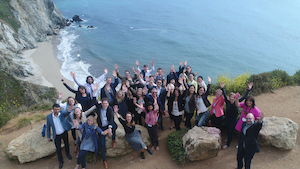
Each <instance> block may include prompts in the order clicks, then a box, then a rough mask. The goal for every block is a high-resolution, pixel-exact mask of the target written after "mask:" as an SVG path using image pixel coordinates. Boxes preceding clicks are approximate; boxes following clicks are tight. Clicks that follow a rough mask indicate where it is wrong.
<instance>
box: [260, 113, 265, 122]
mask: <svg viewBox="0 0 300 169" xmlns="http://www.w3.org/2000/svg"><path fill="white" fill-rule="evenodd" d="M264 117H265V113H264V112H260V115H259V120H258V121H259V122H262V121H263V119H264Z"/></svg>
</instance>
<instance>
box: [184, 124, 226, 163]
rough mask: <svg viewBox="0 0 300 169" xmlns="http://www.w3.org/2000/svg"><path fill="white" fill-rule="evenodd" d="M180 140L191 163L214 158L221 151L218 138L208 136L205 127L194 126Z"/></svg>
mask: <svg viewBox="0 0 300 169" xmlns="http://www.w3.org/2000/svg"><path fill="white" fill-rule="evenodd" d="M182 140H183V147H184V148H185V151H186V153H187V156H188V159H189V160H191V161H197V160H205V159H208V158H211V157H215V156H217V155H218V152H219V150H220V149H221V145H220V143H219V139H218V137H216V136H213V135H211V134H208V132H207V127H197V126H195V127H194V128H192V129H191V130H189V131H188V132H187V133H186V134H185V135H184V136H183V138H182Z"/></svg>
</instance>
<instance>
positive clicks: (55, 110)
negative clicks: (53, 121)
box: [53, 107, 60, 115]
mask: <svg viewBox="0 0 300 169" xmlns="http://www.w3.org/2000/svg"><path fill="white" fill-rule="evenodd" d="M59 111H60V107H53V112H54V114H55V115H57V114H58V113H59Z"/></svg>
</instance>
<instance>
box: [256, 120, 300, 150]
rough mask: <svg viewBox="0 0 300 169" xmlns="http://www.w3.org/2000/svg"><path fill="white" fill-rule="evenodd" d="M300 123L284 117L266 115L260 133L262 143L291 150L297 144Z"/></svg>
mask: <svg viewBox="0 0 300 169" xmlns="http://www.w3.org/2000/svg"><path fill="white" fill-rule="evenodd" d="M298 129H299V125H298V124H297V123H295V122H293V121H292V120H290V119H288V118H284V117H275V116H272V117H265V118H264V120H263V127H262V129H261V130H260V132H259V135H258V139H257V141H258V143H259V144H260V145H272V146H274V147H277V148H279V149H282V150H291V149H293V148H294V147H295V145H296V139H297V132H298Z"/></svg>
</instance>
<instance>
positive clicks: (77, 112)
mask: <svg viewBox="0 0 300 169" xmlns="http://www.w3.org/2000/svg"><path fill="white" fill-rule="evenodd" d="M74 114H75V116H76V118H80V116H81V109H80V108H79V107H77V108H76V109H75V110H74Z"/></svg>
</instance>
